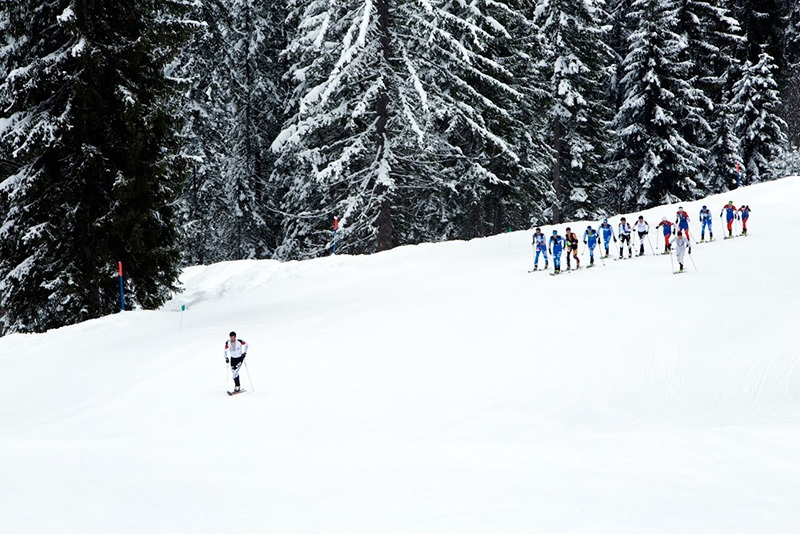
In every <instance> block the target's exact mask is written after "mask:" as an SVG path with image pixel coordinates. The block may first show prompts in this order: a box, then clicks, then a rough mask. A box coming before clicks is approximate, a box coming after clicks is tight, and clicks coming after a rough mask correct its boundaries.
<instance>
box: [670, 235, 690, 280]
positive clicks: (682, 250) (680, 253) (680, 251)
mask: <svg viewBox="0 0 800 534" xmlns="http://www.w3.org/2000/svg"><path fill="white" fill-rule="evenodd" d="M669 244H670V245H673V244H674V245H675V247H674V250H675V257H676V258H677V259H678V265H680V270H679V271H678V272H679V273H682V272H683V258H684V254H686V251H687V249H688V251H689V254H691V253H692V245H691V243H689V238H688V237H686V236H684V235H683V230H678V235H676V236H673V237H672V239H670V240H669Z"/></svg>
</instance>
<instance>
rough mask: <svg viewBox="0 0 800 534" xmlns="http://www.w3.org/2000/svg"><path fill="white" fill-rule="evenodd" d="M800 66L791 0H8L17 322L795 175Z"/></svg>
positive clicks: (3, 322)
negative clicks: (237, 273) (181, 280)
mask: <svg viewBox="0 0 800 534" xmlns="http://www.w3.org/2000/svg"><path fill="white" fill-rule="evenodd" d="M799 74H800V3H798V2H795V1H793V0H758V1H756V0H696V1H695V0H636V1H633V2H630V1H629V0H608V1H607V2H603V1H602V0H538V1H534V0H506V1H496V0H448V1H441V0H395V1H392V0H289V1H286V2H258V1H255V0H192V1H188V0H131V1H128V2H125V3H122V4H120V3H119V2H111V1H108V0H35V1H32V0H22V1H20V0H0V82H2V83H0V335H4V334H8V333H12V332H40V331H45V330H47V329H49V328H53V327H58V326H62V325H65V324H72V323H76V322H79V321H83V320H86V319H90V318H95V317H99V316H102V315H105V314H108V313H113V312H115V311H117V310H118V309H119V307H120V302H119V287H118V283H119V282H118V278H117V275H118V272H117V269H118V265H119V263H120V262H121V263H122V265H124V268H125V277H124V289H125V304H126V306H127V307H129V308H130V307H141V308H148V309H149V308H156V307H158V306H160V305H162V304H163V303H164V302H165V301H166V300H167V299H168V298H169V297H170V295H172V294H173V293H174V292H175V291H177V290H179V287H178V276H179V274H180V272H181V269H182V268H183V267H185V266H189V265H200V264H210V263H215V262H219V261H226V260H238V259H262V258H270V259H278V260H291V259H306V258H313V257H318V256H322V255H328V254H332V253H333V252H334V251H335V252H336V253H346V254H365V253H373V252H378V251H381V250H387V249H390V248H393V247H396V246H400V245H406V244H416V243H422V242H436V241H444V240H452V239H470V238H475V237H481V236H487V235H492V234H497V233H501V232H507V231H510V230H518V229H522V228H530V227H531V226H533V225H538V224H549V223H558V222H562V221H571V220H596V219H598V218H600V217H603V216H606V215H611V214H615V213H622V212H631V211H635V210H639V209H645V208H648V207H651V206H655V205H659V204H664V203H671V202H682V201H687V202H688V201H690V200H694V199H698V198H701V197H703V196H706V195H709V194H713V193H720V192H724V191H728V190H731V189H734V188H736V187H739V186H741V185H748V184H753V183H758V182H763V181H767V180H771V179H774V178H779V177H782V176H786V175H788V174H796V173H798V172H800V153H798V148H797V147H798V145H800V76H799ZM334 219H336V221H337V226H336V231H335V232H334Z"/></svg>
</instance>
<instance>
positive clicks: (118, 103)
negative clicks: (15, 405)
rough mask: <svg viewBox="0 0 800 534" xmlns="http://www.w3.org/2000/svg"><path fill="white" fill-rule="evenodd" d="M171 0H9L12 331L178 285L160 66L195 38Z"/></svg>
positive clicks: (2, 284)
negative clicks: (122, 294)
mask: <svg viewBox="0 0 800 534" xmlns="http://www.w3.org/2000/svg"><path fill="white" fill-rule="evenodd" d="M185 7H186V5H184V4H182V3H180V2H177V1H165V2H163V3H159V4H155V3H153V2H146V1H135V2H133V1H132V2H128V3H125V4H124V5H119V4H117V3H109V2H105V1H103V0H93V1H92V0H86V1H82V2H74V1H69V0H50V1H45V2H41V1H36V2H34V1H22V2H18V3H13V4H10V3H6V4H4V6H3V10H4V15H5V16H6V17H7V18H8V20H9V21H10V24H9V35H10V39H9V41H10V43H11V45H10V46H8V47H5V48H3V50H2V52H0V54H2V57H3V59H2V63H3V64H5V65H6V66H7V68H8V72H9V74H8V76H6V78H5V80H4V82H3V84H2V86H1V87H0V95H2V96H0V98H2V100H3V106H2V110H3V111H2V112H0V113H2V115H0V123H2V124H3V126H2V130H0V138H1V139H2V143H3V144H4V145H5V147H6V152H8V153H11V155H12V158H13V160H14V162H15V165H14V166H15V169H14V170H13V174H12V175H11V176H10V177H8V178H7V179H6V180H5V181H3V185H2V189H3V191H4V194H5V195H6V198H7V199H8V203H9V206H10V209H9V210H8V211H7V212H6V213H4V214H3V217H4V218H3V221H2V223H0V226H1V227H3V228H4V229H6V232H5V233H3V234H1V235H0V254H1V256H2V260H0V300H1V301H2V313H3V319H2V320H3V322H4V323H5V326H6V328H7V329H8V330H9V331H23V332H24V331H43V330H46V329H48V328H52V327H56V326H60V325H65V324H71V323H75V322H77V321H80V320H83V319H89V318H93V317H99V316H101V315H103V314H107V313H110V312H112V311H114V310H115V309H117V307H118V305H119V304H118V294H117V281H116V278H115V274H116V267H117V262H118V261H121V262H122V263H123V265H124V267H125V270H126V276H127V288H126V297H127V298H128V300H129V301H130V302H129V304H138V305H140V306H142V307H145V308H154V307H157V306H159V305H160V304H161V303H163V302H164V301H165V300H166V299H167V298H168V297H169V295H170V293H171V292H172V291H173V290H175V288H176V282H177V276H178V265H177V261H178V250H177V248H176V243H175V239H176V233H175V227H174V223H173V213H172V207H171V200H172V199H173V198H175V196H176V193H177V188H178V187H179V185H180V181H181V178H182V177H181V167H180V165H178V164H177V162H176V161H175V160H174V158H173V157H172V155H173V154H174V153H175V147H174V133H175V127H176V124H177V123H178V122H179V121H178V118H177V117H175V116H174V115H171V114H170V113H169V112H170V110H171V109H172V108H171V107H170V106H169V100H170V96H171V94H172V92H173V90H174V88H173V85H172V84H171V83H170V82H169V81H168V80H167V79H166V77H165V75H164V68H165V65H166V64H167V62H169V61H170V60H171V59H172V58H173V57H174V54H175V51H176V49H177V47H178V46H179V44H180V43H181V42H182V41H183V40H184V39H186V37H187V35H188V33H189V32H190V27H189V25H188V24H186V23H184V22H183V21H182V20H181V17H182V12H183V9H184V8H185Z"/></svg>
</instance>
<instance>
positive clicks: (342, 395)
mask: <svg viewBox="0 0 800 534" xmlns="http://www.w3.org/2000/svg"><path fill="white" fill-rule="evenodd" d="M728 200H733V202H734V203H735V204H736V205H739V204H740V203H742V202H746V203H748V204H749V205H750V206H751V208H752V210H753V212H752V216H751V218H750V223H749V228H750V232H751V235H750V236H749V237H747V238H738V239H731V240H722V239H718V240H717V241H715V242H713V243H709V244H700V245H697V246H695V247H694V248H693V251H692V252H693V254H692V256H691V258H692V259H693V260H694V264H692V263H691V262H688V263H687V268H688V269H689V272H688V273H687V274H684V275H680V276H675V275H673V274H672V266H671V263H670V258H669V256H652V255H648V256H645V257H642V258H633V259H631V260H624V261H606V263H605V265H602V264H599V265H598V266H597V267H596V268H594V269H589V270H585V269H584V270H580V271H578V272H575V273H570V274H566V275H561V276H559V277H552V276H548V275H547V274H544V273H532V274H529V273H528V272H527V271H528V270H529V269H531V267H532V255H531V246H530V240H531V237H530V232H528V231H522V232H514V233H510V234H506V235H500V236H496V237H492V238H487V239H479V240H474V241H470V242H451V243H443V244H436V245H421V246H411V247H403V248H399V249H396V250H393V251H390V252H386V253H381V254H376V255H373V256H368V257H345V256H338V257H329V258H323V259H318V260H313V261H307V262H301V263H298V262H291V263H285V264H279V263H276V262H272V261H245V262H231V263H223V264H217V265H212V266H209V267H196V268H191V269H188V270H187V271H186V273H185V274H184V277H183V283H184V285H185V291H184V292H183V293H182V294H180V295H178V296H176V298H175V299H174V300H173V301H172V302H170V303H169V304H168V305H167V306H166V307H165V309H163V310H160V311H156V312H142V311H134V312H126V313H124V314H121V315H120V314H118V315H115V316H112V317H106V318H104V319H101V320H96V321H91V322H88V323H84V324H81V325H77V326H73V327H67V328H62V329H59V330H56V331H52V332H49V333H47V334H44V335H12V336H8V337H5V338H2V339H0V400H2V402H0V421H2V427H1V429H0V458H2V460H0V480H2V481H3V483H2V485H1V486H0V524H2V525H3V531H4V532H13V533H15V534H23V533H58V532H76V533H78V532H80V533H81V534H94V533H103V534H107V533H122V534H134V533H136V534H140V533H147V534H154V533H170V534H174V533H178V532H180V533H209V534H211V533H213V534H218V533H220V532H247V533H254V534H255V533H276V534H283V533H325V534H330V533H347V534H355V533H365V534H366V533H369V534H376V533H381V534H385V533H415V534H418V533H430V534H444V533H458V534H466V533H502V534H511V533H519V534H523V533H524V534H529V533H548V534H556V533H558V534H564V533H609V534H612V533H613V534H627V533H630V534H643V533H647V534H655V533H664V534H667V533H669V534H675V533H703V534H711V533H721V534H722V533H724V534H731V533H742V534H745V533H747V534H752V533H756V532H769V533H771V534H776V533H790V532H791V533H795V532H797V529H798V525H800V507H798V506H797V503H798V499H799V498H800V461H798V459H800V366H798V365H797V360H798V356H800V338H799V337H798V333H797V332H798V325H800V310H799V308H798V305H797V303H798V300H800V289H798V285H797V283H796V277H797V272H798V265H800V249H799V248H798V247H797V245H796V243H795V242H794V237H795V236H797V235H800V217H798V215H797V205H798V201H799V200H800V177H795V178H787V179H784V180H780V181H777V182H773V183H767V184H762V185H758V186H754V187H749V188H744V189H740V190H738V191H735V192H733V193H728V194H726V195H724V196H716V197H711V198H709V199H707V200H704V201H702V202H693V203H687V204H684V205H683V207H684V208H686V209H687V211H688V212H689V213H690V215H691V216H692V217H693V222H692V229H693V230H694V231H695V232H696V233H697V234H698V235H699V226H698V225H697V223H696V218H697V212H698V211H699V209H700V206H701V205H702V204H704V203H705V204H708V205H709V207H710V208H711V209H712V211H713V212H714V213H715V215H716V214H717V213H719V210H720V208H721V207H722V205H723V204H725V202H726V201H728ZM676 209H677V206H668V207H663V208H658V209H653V210H649V211H647V212H644V213H643V215H645V217H646V218H647V219H648V220H649V221H650V223H651V225H655V224H656V223H657V222H658V221H659V220H660V219H661V217H662V216H667V217H669V218H671V219H672V218H674V213H675V211H676ZM635 215H638V214H634V216H635ZM617 221H618V218H612V219H611V222H612V223H614V224H615V226H616V222H617ZM591 223H592V224H593V225H595V224H596V221H591ZM714 224H715V228H714V229H715V234H716V236H717V237H718V238H721V237H722V228H721V223H720V220H719V219H716V220H715V221H714ZM566 226H567V225H559V226H558V227H557V228H558V229H559V230H560V231H562V232H563V229H564V228H565V227H566ZM570 226H572V227H573V229H576V230H578V232H579V235H582V233H583V229H584V228H585V227H586V222H580V223H573V224H571V225H570ZM543 229H544V230H545V233H549V231H550V230H551V228H550V227H545V228H543ZM656 238H657V236H656V235H655V233H654V235H653V245H656V244H657V241H658V243H659V244H660V240H657V239H656ZM585 259H586V257H585V256H584V260H585ZM584 263H585V261H584ZM182 305H186V311H185V312H183V313H182V312H181V306H182ZM232 329H233V330H236V331H237V332H238V333H239V337H240V338H243V339H245V340H246V341H247V342H248V344H249V345H250V354H249V355H248V357H247V363H248V371H246V372H244V373H243V384H244V385H245V386H246V387H247V388H248V389H250V390H251V391H249V392H248V393H246V394H244V395H240V396H238V397H232V398H231V397H228V396H227V395H225V390H226V389H230V387H231V382H230V378H229V374H228V369H227V367H226V366H225V365H224V360H223V343H224V342H225V340H226V338H227V333H228V332H229V331H230V330H232ZM248 373H249V374H248Z"/></svg>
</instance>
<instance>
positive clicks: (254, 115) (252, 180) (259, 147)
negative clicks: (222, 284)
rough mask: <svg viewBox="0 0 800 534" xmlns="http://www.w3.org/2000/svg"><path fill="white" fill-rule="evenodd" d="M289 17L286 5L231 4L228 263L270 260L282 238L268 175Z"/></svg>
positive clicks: (239, 0)
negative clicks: (231, 118) (231, 60)
mask: <svg viewBox="0 0 800 534" xmlns="http://www.w3.org/2000/svg"><path fill="white" fill-rule="evenodd" d="M285 18H286V5H285V3H283V2H259V1H256V0H232V3H231V20H232V21H233V24H232V27H231V28H230V32H231V33H230V39H231V42H230V46H231V48H232V50H233V58H232V59H233V68H232V69H231V76H232V79H231V81H230V83H231V87H232V88H233V89H232V99H231V105H232V108H231V111H232V113H233V117H234V121H233V123H232V125H233V130H232V131H231V132H230V134H229V135H230V136H231V138H232V140H233V146H232V150H233V151H232V153H230V154H229V156H230V157H229V160H228V161H229V166H228V168H227V169H226V182H227V184H226V185H227V197H228V205H227V206H226V209H227V210H228V212H229V216H230V217H231V219H230V223H229V226H228V227H227V228H226V232H225V234H227V235H224V236H223V239H224V240H223V243H220V245H221V246H224V247H226V248H227V251H228V253H229V254H230V255H231V256H229V259H246V258H267V257H270V256H271V255H272V252H273V251H274V249H275V247H276V246H277V242H278V239H279V237H278V233H279V228H278V227H277V225H278V221H277V220H276V219H275V217H274V214H273V212H272V211H271V210H270V207H271V206H273V205H274V204H276V203H277V201H276V200H275V199H273V198H272V196H273V195H274V194H275V193H274V189H273V186H272V185H271V184H270V183H269V176H270V174H271V172H272V167H273V165H274V160H275V156H274V154H273V153H272V151H271V150H270V145H271V143H272V140H273V139H274V138H275V137H276V136H277V135H278V133H279V132H280V130H281V125H282V122H283V107H284V105H285V93H284V90H283V86H282V84H281V78H282V77H283V75H284V74H285V72H284V67H283V64H282V61H281V60H280V53H281V51H282V50H283V49H284V48H285V46H286V42H287V41H286V39H287V35H286V27H285V24H284V20H285Z"/></svg>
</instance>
